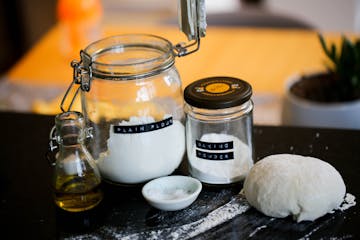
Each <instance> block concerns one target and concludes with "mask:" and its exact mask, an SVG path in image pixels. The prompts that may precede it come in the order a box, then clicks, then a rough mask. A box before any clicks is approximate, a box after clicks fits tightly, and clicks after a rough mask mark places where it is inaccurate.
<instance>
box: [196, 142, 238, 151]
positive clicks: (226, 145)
mask: <svg viewBox="0 0 360 240" xmlns="http://www.w3.org/2000/svg"><path fill="white" fill-rule="evenodd" d="M196 147H197V148H201V149H205V150H229V149H233V148H234V143H233V142H232V141H231V142H203V141H199V140H196Z"/></svg>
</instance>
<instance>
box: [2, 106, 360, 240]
mask: <svg viewBox="0 0 360 240" xmlns="http://www.w3.org/2000/svg"><path fill="white" fill-rule="evenodd" d="M53 123H54V117H52V116H40V115H32V114H17V113H0V126H1V133H2V134H1V138H0V139H1V140H0V146H1V148H0V149H1V157H0V201H1V205H0V229H1V231H0V236H1V237H0V238H1V239H56V238H60V239H63V238H69V239H151V238H152V239H171V238H174V239H176V238H179V239H186V238H194V239H301V238H303V239H359V238H360V227H359V226H360V214H359V206H358V205H356V206H354V207H352V208H349V209H348V210H345V211H335V212H334V213H332V214H327V215H325V216H323V217H321V218H319V219H318V220H316V221H314V222H309V221H306V222H301V223H295V222H294V221H293V220H292V219H291V218H290V217H288V218H284V219H275V218H270V217H266V216H264V215H262V214H261V213H259V212H257V211H256V210H255V209H253V208H248V207H247V204H246V201H245V200H244V199H241V198H239V197H238V192H239V191H240V190H241V188H242V185H241V184H237V185H234V186H228V187H221V188H214V187H212V188H211V187H206V186H205V187H204V188H203V191H202V192H201V194H200V196H199V198H198V199H197V200H196V201H195V202H194V203H193V204H192V205H191V206H190V207H188V208H186V209H184V210H181V211H176V212H163V211H159V210H156V209H154V208H152V207H150V206H149V205H148V204H147V203H146V202H145V200H144V199H143V198H142V196H141V194H140V190H141V188H140V187H130V188H124V187H122V188H120V187H113V186H110V185H107V184H103V186H102V188H103V190H104V192H105V198H104V200H103V202H102V203H101V204H100V205H99V206H98V207H96V208H95V209H93V210H91V211H88V212H84V213H80V214H79V213H78V214H74V213H67V212H65V211H62V210H60V209H58V208H57V207H56V206H55V204H54V203H53V200H52V193H51V189H50V184H49V183H50V176H51V169H50V166H49V165H48V163H47V161H46V160H45V158H44V154H45V152H46V150H47V144H48V134H49V131H50V129H51V127H52V126H53ZM254 143H255V152H256V155H255V156H256V157H255V159H256V160H259V159H261V158H262V157H264V156H268V155H271V154H276V153H295V154H301V155H308V156H313V157H318V158H321V159H323V160H326V161H328V162H329V163H330V164H332V165H333V166H334V167H335V168H336V169H337V170H338V171H339V172H340V173H341V174H342V176H343V178H344V181H345V184H346V186H347V192H348V193H351V194H353V195H354V196H356V197H357V196H360V189H359V178H360V145H359V144H360V131H355V130H335V129H310V128H292V127H267V126H255V128H254ZM239 206H240V207H239Z"/></svg>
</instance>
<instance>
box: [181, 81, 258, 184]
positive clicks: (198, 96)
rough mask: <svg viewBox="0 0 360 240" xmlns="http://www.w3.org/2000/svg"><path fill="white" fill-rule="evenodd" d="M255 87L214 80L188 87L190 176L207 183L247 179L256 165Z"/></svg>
mask: <svg viewBox="0 0 360 240" xmlns="http://www.w3.org/2000/svg"><path fill="white" fill-rule="evenodd" d="M251 95H252V89H251V86H250V85H249V84H248V83H247V82H245V81H243V80H240V79H237V78H232V77H211V78H205V79H201V80H198V81H196V82H193V83H192V84H190V85H189V86H187V87H186V88H185V91H184V98H185V113H186V145H187V157H188V166H189V173H190V175H191V176H193V177H195V178H197V179H199V180H200V181H202V182H203V183H207V184H230V183H234V182H238V181H241V180H243V179H244V178H245V177H246V176H247V174H248V172H249V170H250V168H251V167H252V165H253V162H254V161H253V143H252V126H253V118H252V111H253V103H252V101H251Z"/></svg>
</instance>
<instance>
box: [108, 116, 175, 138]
mask: <svg viewBox="0 0 360 240" xmlns="http://www.w3.org/2000/svg"><path fill="white" fill-rule="evenodd" d="M172 124H173V118H172V117H169V118H166V119H164V120H162V121H159V122H153V123H147V124H140V125H116V126H114V133H121V134H132V133H144V132H151V131H155V130H159V129H162V128H165V127H168V126H170V125H172Z"/></svg>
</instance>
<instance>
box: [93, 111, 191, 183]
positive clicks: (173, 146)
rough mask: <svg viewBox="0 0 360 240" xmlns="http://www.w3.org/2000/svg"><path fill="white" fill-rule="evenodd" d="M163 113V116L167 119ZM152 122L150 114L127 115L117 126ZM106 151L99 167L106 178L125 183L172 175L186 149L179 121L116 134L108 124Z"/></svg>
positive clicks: (182, 129)
mask: <svg viewBox="0 0 360 240" xmlns="http://www.w3.org/2000/svg"><path fill="white" fill-rule="evenodd" d="M168 117H169V115H165V116H164V118H163V119H166V118H168ZM149 123H155V119H154V118H153V117H149V116H148V117H136V116H133V117H130V119H129V121H122V122H120V123H119V124H118V125H116V126H132V125H134V126H135V125H142V124H149ZM109 131H110V136H109V139H108V140H107V146H108V151H107V152H106V153H103V154H101V155H102V157H100V159H99V160H98V166H99V169H100V171H101V174H102V176H103V177H104V178H105V179H108V180H111V181H114V182H117V183H125V184H134V183H141V182H145V181H147V180H150V179H153V178H156V177H160V176H166V175H169V174H171V173H172V172H173V171H174V170H175V169H176V168H177V167H178V166H179V164H180V162H181V160H182V158H183V155H184V152H185V130H184V126H183V124H182V123H181V122H180V121H177V120H172V124H171V125H169V126H166V127H163V128H159V129H156V130H153V131H147V132H141V133H125V134H123V133H115V132H114V125H111V126H110V130H109Z"/></svg>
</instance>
